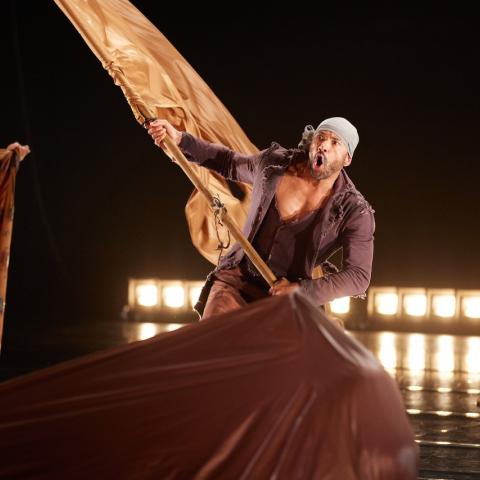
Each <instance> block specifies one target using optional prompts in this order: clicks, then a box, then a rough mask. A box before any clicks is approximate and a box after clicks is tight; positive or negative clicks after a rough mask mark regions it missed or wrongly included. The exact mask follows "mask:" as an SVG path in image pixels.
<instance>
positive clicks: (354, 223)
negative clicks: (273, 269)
mask: <svg viewBox="0 0 480 480" xmlns="http://www.w3.org/2000/svg"><path fill="white" fill-rule="evenodd" d="M374 231H375V219H374V216H373V211H372V210H371V209H370V208H364V209H362V210H358V211H357V212H354V213H353V216H352V218H351V219H350V220H349V221H348V223H347V226H346V228H345V230H344V231H343V232H342V236H341V243H342V247H343V268H342V270H341V271H340V272H338V273H331V274H327V275H326V276H324V277H320V278H317V279H314V280H311V279H308V280H301V281H300V287H301V288H302V290H303V291H304V292H305V293H306V295H307V296H308V297H309V298H311V299H312V300H313V301H314V302H315V303H316V304H318V305H325V304H326V303H328V302H330V301H332V300H333V299H335V298H339V297H349V296H356V295H364V294H365V292H366V290H367V288H368V286H369V285H370V278H371V273H372V262H373V234H374Z"/></svg>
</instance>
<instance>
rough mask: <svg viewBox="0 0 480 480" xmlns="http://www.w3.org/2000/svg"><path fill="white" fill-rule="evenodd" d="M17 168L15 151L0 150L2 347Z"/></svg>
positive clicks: (0, 326) (0, 315) (0, 322)
mask: <svg viewBox="0 0 480 480" xmlns="http://www.w3.org/2000/svg"><path fill="white" fill-rule="evenodd" d="M17 168H18V161H17V155H16V153H15V151H14V150H7V149H3V148H0V346H1V343H2V333H3V317H4V313H5V303H6V300H5V297H6V293H7V277H8V260H9V258H10V243H11V240H12V229H13V211H14V197H15V179H16V176H17Z"/></svg>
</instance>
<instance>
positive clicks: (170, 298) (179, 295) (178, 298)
mask: <svg viewBox="0 0 480 480" xmlns="http://www.w3.org/2000/svg"><path fill="white" fill-rule="evenodd" d="M163 303H164V305H165V306H166V307H170V308H181V307H183V306H184V305H185V289H184V288H183V287H182V286H181V285H168V286H165V287H163Z"/></svg>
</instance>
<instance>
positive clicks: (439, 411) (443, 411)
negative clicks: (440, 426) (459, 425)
mask: <svg viewBox="0 0 480 480" xmlns="http://www.w3.org/2000/svg"><path fill="white" fill-rule="evenodd" d="M435 413H436V414H437V415H440V416H441V417H448V416H450V415H452V414H453V412H446V411H445V410H437V411H436V412H435Z"/></svg>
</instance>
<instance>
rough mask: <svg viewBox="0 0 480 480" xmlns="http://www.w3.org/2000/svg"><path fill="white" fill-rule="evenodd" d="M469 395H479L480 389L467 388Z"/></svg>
mask: <svg viewBox="0 0 480 480" xmlns="http://www.w3.org/2000/svg"><path fill="white" fill-rule="evenodd" d="M467 393H469V394H470V395H479V394H480V388H467Z"/></svg>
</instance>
